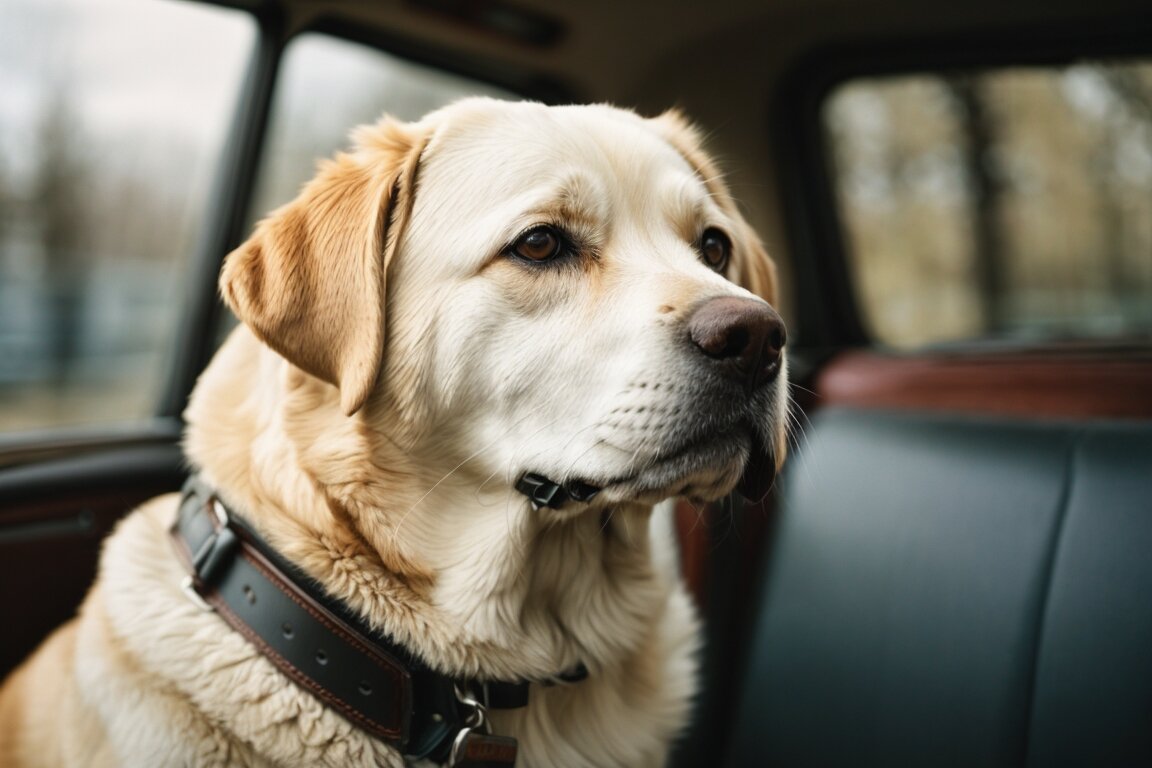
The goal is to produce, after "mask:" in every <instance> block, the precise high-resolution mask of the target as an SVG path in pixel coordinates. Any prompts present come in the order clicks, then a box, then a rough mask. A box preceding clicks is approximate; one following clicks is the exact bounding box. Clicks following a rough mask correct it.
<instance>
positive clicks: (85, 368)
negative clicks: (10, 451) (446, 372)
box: [0, 0, 255, 433]
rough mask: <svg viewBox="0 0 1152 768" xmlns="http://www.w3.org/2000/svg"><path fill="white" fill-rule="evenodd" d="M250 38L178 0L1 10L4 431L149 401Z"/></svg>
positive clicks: (85, 1) (30, 2)
mask: <svg viewBox="0 0 1152 768" xmlns="http://www.w3.org/2000/svg"><path fill="white" fill-rule="evenodd" d="M254 39H255V30H254V26H253V24H252V22H251V19H250V17H249V16H248V15H247V14H244V13H240V12H237V11H232V10H226V9H220V8H213V7H204V6H196V5H192V4H188V3H181V2H167V1H166V0H5V2H4V3H3V4H2V5H0V94H3V95H2V96H0V432H7V433H11V432H16V431H23V430H39V429H43V428H49V427H60V426H74V425H89V424H95V423H107V422H123V421H132V420H136V419H141V418H146V417H148V416H150V415H151V414H152V413H153V412H154V410H155V408H156V406H157V401H158V396H159V394H160V392H159V390H160V388H161V387H162V386H163V383H164V378H165V375H166V372H167V368H168V362H169V360H170V359H171V357H170V356H171V355H172V354H173V351H172V349H171V345H172V342H173V339H174V336H175V330H176V324H177V322H178V318H179V315H180V311H181V308H182V304H183V302H182V292H181V286H182V282H183V279H182V278H183V275H184V272H185V269H186V268H187V266H188V265H189V263H190V259H189V257H190V255H191V254H192V252H193V251H194V249H195V248H196V247H197V242H198V232H199V229H200V227H201V226H202V224H203V222H204V219H205V215H206V210H207V208H208V206H209V205H210V200H209V199H208V198H209V184H210V181H211V179H212V176H213V173H214V172H215V171H216V169H217V166H218V163H219V156H220V153H221V149H222V146H223V142H224V138H225V131H226V129H227V128H228V126H229V125H230V122H231V118H232V112H233V107H234V104H235V102H236V97H237V92H238V88H239V86H240V84H241V81H242V79H243V71H244V67H245V65H246V62H247V60H248V58H249V54H250V51H251V49H252V45H253V41H254Z"/></svg>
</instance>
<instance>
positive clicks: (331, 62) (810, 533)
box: [0, 0, 1152, 766]
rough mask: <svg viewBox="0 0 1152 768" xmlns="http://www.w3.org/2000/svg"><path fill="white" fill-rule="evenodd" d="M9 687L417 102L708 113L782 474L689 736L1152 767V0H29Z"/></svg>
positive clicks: (8, 573)
mask: <svg viewBox="0 0 1152 768" xmlns="http://www.w3.org/2000/svg"><path fill="white" fill-rule="evenodd" d="M0 30H2V31H0V51H3V52H2V53H0V61H2V62H3V66H0V91H4V92H5V93H7V94H10V95H11V96H10V97H6V98H5V99H4V101H5V102H7V106H4V105H0V605H2V606H3V608H2V610H3V612H4V615H3V617H2V619H0V620H2V623H3V627H4V629H3V631H2V632H0V677H2V676H3V675H4V674H5V673H7V672H8V671H10V670H11V669H12V668H13V667H14V666H15V665H16V664H18V663H19V661H20V660H21V659H22V658H24V657H25V656H26V655H27V654H28V653H29V652H30V651H31V650H32V649H33V648H34V647H35V646H36V645H37V644H38V643H39V642H40V641H41V640H42V639H43V638H44V637H45V636H46V635H47V634H48V633H49V632H50V631H51V629H52V628H53V627H55V626H57V625H58V624H60V623H61V622H63V621H65V620H66V619H67V618H68V617H69V616H71V615H72V613H73V612H74V611H75V609H76V607H77V605H78V604H79V602H80V600H81V599H82V598H83V595H84V594H85V590H86V589H87V586H88V585H89V584H90V582H91V580H92V576H93V573H94V568H95V563H96V560H97V558H98V556H99V551H100V542H101V539H102V538H103V536H104V535H105V534H106V533H108V531H109V530H111V528H112V527H113V526H114V525H115V523H116V521H117V520H118V519H119V518H120V517H121V516H122V515H124V514H125V513H126V512H127V511H128V510H130V509H131V508H132V507H134V506H135V505H137V504H139V503H140V502H143V501H145V500H146V499H148V498H151V497H153V496H155V495H157V494H160V493H164V492H168V491H173V490H177V489H179V487H180V486H181V484H182V483H183V480H184V477H185V472H186V468H185V465H184V462H183V458H182V454H181V450H180V439H181V411H182V409H183V407H184V404H185V402H186V399H187V397H188V393H189V392H190V391H191V389H192V386H193V385H194V383H195V381H196V377H197V375H198V373H199V372H200V370H202V369H203V367H204V365H205V364H206V362H207V360H208V359H209V358H210V357H211V355H212V353H213V351H214V350H215V348H216V346H217V344H218V343H219V341H220V340H221V339H222V337H223V335H224V334H225V333H226V331H227V329H228V328H229V327H231V323H233V322H234V320H233V319H232V318H231V317H230V316H228V313H227V310H225V309H224V308H223V306H222V304H221V303H220V301H219V299H218V296H217V287H216V284H217V283H216V281H217V274H218V270H219V267H220V263H221V260H222V259H223V257H224V255H225V254H226V253H228V252H229V251H230V250H231V249H232V248H233V247H234V246H235V245H236V244H238V243H239V242H241V241H242V240H243V239H244V237H245V235H246V234H247V232H248V231H250V229H251V227H252V225H253V222H255V221H256V220H258V219H259V217H260V216H261V215H262V214H263V213H264V212H265V211H268V210H270V209H272V208H274V207H276V206H277V205H279V204H282V203H283V202H285V201H286V200H288V199H290V198H291V197H292V196H293V195H294V194H295V191H296V190H297V189H298V187H299V185H300V184H301V183H302V182H303V181H304V180H305V179H307V178H308V177H309V176H310V175H311V172H312V169H313V167H314V164H315V161H316V159H317V158H320V157H324V156H327V155H330V154H331V153H332V152H333V151H334V150H336V149H338V148H340V147H341V146H344V145H345V143H346V141H347V135H348V131H349V130H350V129H351V128H352V127H353V126H355V125H357V124H360V123H365V122H369V121H372V120H375V119H376V118H377V117H378V116H379V115H380V114H382V113H384V112H387V113H389V114H393V115H396V116H398V117H400V118H401V119H415V118H417V117H419V116H420V115H422V114H424V113H425V112H427V111H429V110H431V109H434V108H436V107H438V106H440V105H443V104H446V103H449V102H451V101H453V100H455V99H457V98H460V97H463V96H466V95H472V94H483V95H490V96H493V97H495V98H525V99H534V100H539V101H544V102H547V103H554V104H562V103H573V102H608V103H613V104H617V105H620V106H627V107H630V108H634V109H636V110H638V111H639V112H641V113H642V114H646V115H656V114H659V113H661V112H663V111H664V110H666V109H669V108H673V107H675V108H678V109H680V110H682V111H683V112H684V113H685V114H686V115H687V116H689V118H690V119H691V120H692V121H693V122H694V123H695V124H697V125H698V126H699V127H700V128H701V129H702V131H703V134H704V135H705V137H706V141H707V146H708V149H709V150H710V151H711V152H712V153H713V154H714V155H715V156H716V157H717V158H718V159H719V162H720V164H721V166H722V168H723V170H724V173H725V176H726V179H727V181H728V183H729V185H730V188H731V189H732V191H733V194H734V196H735V197H736V199H737V200H738V201H739V203H740V206H741V209H742V211H743V212H744V214H745V215H746V216H747V218H748V219H749V221H750V222H752V224H753V225H754V226H755V227H756V229H757V231H758V232H759V234H760V235H761V237H762V238H763V239H764V241H765V244H766V246H767V248H768V251H769V252H770V253H771V254H772V256H773V258H774V259H775V261H776V263H777V265H778V268H779V270H780V276H781V282H782V295H781V300H780V306H779V307H778V309H779V310H780V312H781V313H782V315H783V316H784V318H785V320H786V322H787V326H788V359H789V365H790V375H791V381H792V399H793V408H792V415H793V421H794V425H793V426H794V429H793V434H792V441H791V445H790V455H789V458H788V461H787V463H786V465H785V467H784V470H783V472H782V474H781V476H780V477H779V478H778V480H777V482H776V484H775V487H774V488H773V492H772V493H771V494H770V495H769V497H768V498H766V499H765V500H763V501H761V502H759V503H756V504H747V503H744V502H743V501H737V500H735V499H733V500H730V501H729V502H726V503H723V504H716V505H712V506H710V507H708V508H705V509H701V508H698V507H695V506H693V505H691V504H688V503H687V502H681V503H679V504H678V506H677V512H676V525H677V531H678V534H679V537H680V547H681V564H682V567H683V573H684V577H685V579H686V581H687V583H688V585H689V588H690V590H691V592H692V594H693V596H694V598H695V600H696V602H697V604H698V606H699V609H700V611H701V613H702V615H703V616H704V617H705V622H706V630H705V632H706V645H705V649H704V651H703V656H702V660H701V669H702V672H701V681H702V690H701V693H700V697H699V700H698V702H697V706H696V713H695V716H694V718H693V722H692V725H691V727H690V728H689V730H688V731H687V732H686V733H685V734H684V735H683V737H682V739H681V740H680V742H679V744H678V745H677V749H676V752H675V754H674V756H673V764H675V765H680V766H705V765H731V766H753V765H781V766H841V765H852V766H863V765H875V766H895V765H932V766H945V765H956V766H1063V765H1068V766H1095V765H1100V766H1122V765H1124V766H1127V765H1132V766H1135V765H1152V610H1149V606H1150V605H1152V602H1150V599H1152V557H1150V556H1149V553H1150V552H1152V224H1150V223H1152V6H1149V4H1148V3H1147V2H1137V1H1135V0H1062V1H1061V2H1051V1H1050V0H1049V1H1047V2H1045V1H1043V0H1021V1H1020V2H1015V3H1003V2H992V1H991V0H970V1H969V2H964V3H916V2H910V0H856V1H855V2H850V1H848V0H804V1H802V0H717V2H713V3H692V2H685V1H684V0H673V1H671V2H656V1H655V0H639V1H638V2H632V3H625V4H610V3H563V2H558V1H557V0H508V1H507V2H505V1H504V0H335V1H332V2H329V1H326V0H233V1H231V2H229V1H221V2H177V0H89V2H80V0H50V1H45V0H14V1H13V2H10V3H6V5H5V7H4V8H3V9H0Z"/></svg>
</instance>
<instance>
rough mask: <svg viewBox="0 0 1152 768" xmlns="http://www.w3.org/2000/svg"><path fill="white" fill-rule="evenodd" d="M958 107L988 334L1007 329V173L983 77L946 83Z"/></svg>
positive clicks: (961, 77) (964, 77) (975, 257)
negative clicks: (1003, 217)
mask: <svg viewBox="0 0 1152 768" xmlns="http://www.w3.org/2000/svg"><path fill="white" fill-rule="evenodd" d="M947 84H948V87H949V89H950V90H951V92H952V96H953V98H954V99H955V100H956V104H957V106H958V107H959V115H958V116H959V118H960V123H961V126H962V129H963V134H964V136H965V138H966V141H965V143H964V147H963V153H964V165H965V167H966V169H967V174H968V186H969V190H970V192H971V198H972V219H973V221H972V225H973V226H972V233H973V240H974V243H973V245H974V250H975V252H974V253H973V266H974V268H975V272H976V286H977V292H978V294H979V296H980V300H981V303H982V304H983V313H982V314H983V317H984V319H985V325H986V330H987V331H996V330H999V329H1002V328H1003V327H1004V325H1005V320H1006V317H1005V309H1004V298H1005V292H1006V288H1007V286H1006V285H1005V278H1004V267H1005V256H1006V255H1007V254H1006V251H1007V249H1006V248H1005V247H1004V237H1003V232H1002V229H1001V224H1000V203H1001V198H1002V196H1003V191H1004V189H1003V174H1002V173H1001V172H1000V169H999V168H998V166H997V163H996V155H995V151H994V150H995V145H996V136H997V125H996V120H995V116H994V115H993V114H992V111H991V110H989V109H988V99H987V97H986V94H985V92H984V88H983V84H982V81H981V78H980V76H979V75H957V76H954V77H950V78H948V80H947Z"/></svg>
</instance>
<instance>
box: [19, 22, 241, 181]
mask: <svg viewBox="0 0 1152 768" xmlns="http://www.w3.org/2000/svg"><path fill="white" fill-rule="evenodd" d="M254 37H255V35H254V30H253V27H252V23H251V21H250V19H249V17H248V16H247V15H246V14H243V13H239V12H234V11H228V10H225V9H218V8H213V7H206V6H202V5H195V4H191V3H182V2H173V1H169V0H4V1H3V3H0V148H2V150H3V154H4V160H5V162H4V165H5V166H6V167H7V170H8V172H9V175H13V174H15V175H17V176H18V177H19V176H20V175H21V174H23V173H25V172H26V171H27V170H28V165H29V163H30V162H34V160H33V157H34V155H35V152H36V146H35V142H36V140H37V136H36V133H37V129H38V126H39V125H40V123H41V121H42V120H43V114H44V110H45V107H46V105H47V104H49V103H50V100H51V98H52V96H53V95H54V94H57V95H62V98H63V100H64V102H65V103H66V106H67V109H68V110H69V112H70V115H69V117H70V118H71V119H72V120H73V121H74V122H76V123H78V125H79V130H81V131H82V132H83V133H84V135H85V137H86V139H87V140H89V141H92V142H95V143H97V144H99V145H104V144H105V143H107V142H109V141H110V142H112V143H113V144H120V145H125V144H127V145H131V144H132V143H134V142H140V141H144V142H146V143H152V142H153V141H154V140H159V141H162V142H164V143H168V144H172V143H184V142H192V143H194V144H203V143H204V142H215V141H218V140H219V136H220V134H221V132H222V131H223V129H224V127H225V126H226V125H227V124H228V114H229V113H230V111H231V108H232V105H233V104H234V101H235V96H236V92H237V87H238V85H239V82H240V79H241V77H242V73H243V70H244V66H245V64H246V62H247V60H248V57H249V51H250V49H251V45H252V40H253V39H254ZM62 90H63V94H61V91H62Z"/></svg>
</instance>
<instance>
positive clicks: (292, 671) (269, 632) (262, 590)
mask: <svg viewBox="0 0 1152 768" xmlns="http://www.w3.org/2000/svg"><path fill="white" fill-rule="evenodd" d="M171 533H172V538H173V542H174V545H175V549H176V554H177V557H178V558H179V559H180V561H181V562H182V564H183V565H184V568H185V570H186V571H187V573H188V575H187V576H186V577H185V580H184V583H183V587H184V590H185V592H186V593H187V594H188V596H189V597H190V598H191V599H192V600H193V602H195V603H196V604H197V605H199V606H200V607H201V608H203V609H204V610H211V611H215V612H216V613H217V614H218V615H219V616H220V617H221V618H222V619H223V620H224V621H225V622H226V623H227V624H228V625H229V626H231V627H232V628H233V629H234V630H236V631H237V632H239V633H240V634H242V635H243V636H244V637H245V638H247V640H248V641H249V642H251V643H252V644H253V645H255V646H256V647H257V648H258V649H259V650H260V652H261V653H262V654H263V655H264V656H266V657H267V658H268V659H269V660H270V661H271V662H272V663H273V664H275V665H276V667H277V668H278V669H279V670H280V671H281V672H283V673H284V674H285V675H287V676H288V677H289V678H290V679H291V680H293V681H294V682H295V683H296V684H297V685H299V686H300V687H302V688H304V689H305V690H307V691H309V692H310V693H312V694H313V695H314V696H316V697H317V698H318V699H319V700H320V701H322V702H323V703H324V704H325V705H327V706H329V707H331V708H332V709H334V710H336V711H337V712H339V713H340V714H341V715H342V716H344V717H345V718H346V719H347V720H349V721H350V722H352V723H353V724H355V725H357V726H358V727H360V728H361V729H363V730H364V731H366V732H368V733H370V734H372V735H373V736H376V737H379V738H381V739H383V740H385V741H386V742H388V743H389V744H391V745H393V746H394V747H395V748H396V749H398V750H400V751H401V752H402V753H403V754H404V755H405V756H406V757H408V758H410V759H420V758H430V759H432V760H435V761H437V762H444V761H448V762H449V763H450V764H453V765H457V764H460V765H464V764H472V765H481V764H485V765H511V764H512V763H513V762H514V761H515V755H516V742H515V740H513V739H507V738H504V737H499V736H490V735H488V734H487V731H486V727H485V726H486V724H485V722H484V720H485V717H484V716H485V712H486V711H487V710H488V709H515V708H518V707H523V706H525V705H527V703H528V687H529V682H528V681H523V680H520V681H514V682H501V681H465V680H456V679H453V678H451V677H448V676H447V675H444V674H441V673H439V672H437V671H435V670H433V669H431V668H430V667H428V666H427V665H426V664H425V663H423V662H422V661H421V660H420V659H419V658H417V657H416V656H414V655H413V654H411V653H410V652H408V651H407V650H406V649H405V648H404V647H402V646H400V645H399V644H398V643H396V642H394V641H392V640H391V639H389V638H387V637H385V636H382V635H381V634H380V633H378V632H376V631H374V630H373V629H372V628H370V627H368V626H367V625H366V624H365V623H364V622H363V621H362V620H360V619H359V618H358V617H357V616H355V615H353V614H352V612H351V611H350V610H349V609H348V608H347V607H346V606H344V605H342V604H341V603H340V602H338V601H336V600H334V599H333V598H332V597H330V596H329V595H327V594H326V593H325V592H324V591H323V590H322V589H321V587H320V585H319V584H318V583H316V582H315V581H313V580H312V579H310V578H309V577H307V576H306V575H305V574H304V573H302V572H301V571H300V570H299V569H298V568H296V567H295V566H293V565H292V564H291V563H289V562H287V561H286V560H285V559H284V558H283V557H281V556H280V555H279V554H278V553H277V552H275V551H274V550H273V549H272V548H271V547H270V546H268V544H267V543H266V542H265V541H264V540H263V539H261V538H260V537H259V535H257V534H256V532H255V531H254V530H252V528H251V527H249V526H248V525H246V524H245V523H243V522H242V521H241V520H239V519H238V518H237V517H236V516H234V515H232V514H229V512H228V508H227V507H226V506H225V504H224V502H223V501H222V500H221V499H220V497H219V495H218V494H217V493H216V492H214V491H213V490H212V489H211V488H209V487H208V486H207V485H206V484H204V483H203V482H202V481H201V480H200V478H199V476H197V475H193V476H192V477H190V478H189V479H188V482H187V483H186V484H185V486H184V491H183V496H182V498H181V502H180V510H179V514H178V515H177V519H176V522H175V523H174V524H173V526H172V531H171ZM586 676H587V671H586V670H585V669H584V668H583V665H581V666H580V667H579V668H578V669H577V670H576V671H575V672H574V673H570V674H567V675H560V676H558V679H557V681H560V682H576V681H578V680H581V679H583V678H584V677H586ZM549 682H553V681H547V682H545V683H544V684H548V683H549Z"/></svg>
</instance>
